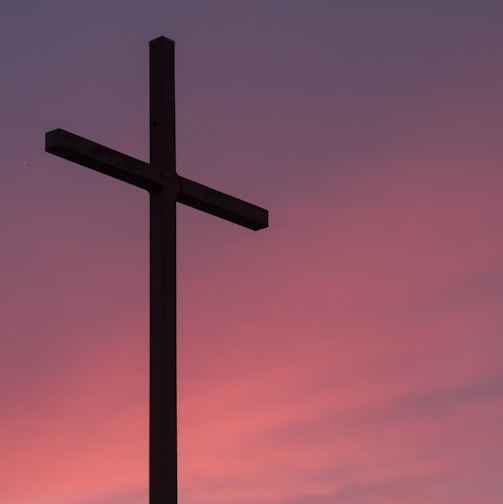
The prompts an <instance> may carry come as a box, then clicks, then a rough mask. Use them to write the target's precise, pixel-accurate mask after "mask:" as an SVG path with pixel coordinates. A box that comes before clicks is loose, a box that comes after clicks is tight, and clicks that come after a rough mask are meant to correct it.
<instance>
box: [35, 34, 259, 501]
mask: <svg viewBox="0 0 503 504" xmlns="http://www.w3.org/2000/svg"><path fill="white" fill-rule="evenodd" d="M174 52H175V43H174V42H173V41H172V40H169V39H167V38H166V37H159V38H157V39H155V40H151V41H150V163H145V162H143V161H139V160H137V159H134V158H132V157H130V156H127V155H125V154H121V153H120V152H117V151H114V150H112V149H109V148H107V147H104V146H102V145H99V144H97V143H94V142H91V141H90V140H86V139H85V138H82V137H79V136H77V135H74V134H73V133H69V132H67V131H64V130H62V129H56V130H53V131H49V132H48V133H46V144H45V150H46V151H47V152H50V153H52V154H55V155H57V156H60V157H63V158H65V159H68V160H70V161H74V162H76V163H79V164H81V165H83V166H87V167H88V168H92V169H93V170H96V171H99V172H101V173H104V174H106V175H110V176H112V177H115V178H118V179H119V180H123V181H124V182H127V183H129V184H133V185H136V186H138V187H141V188H143V189H146V190H147V191H149V193H150V411H149V415H150V420H149V428H150V432H149V450H150V452H149V502H150V504H168V503H169V504H175V503H176V502H177V432H176V430H177V419H176V202H177V201H179V202H180V203H184V204H185V205H188V206H191V207H194V208H198V209H199V210H202V211H204V212H207V213H210V214H212V215H216V216H217V217H221V218H223V219H226V220H229V221H231V222H235V223H236V224H239V225H241V226H244V227H247V228H249V229H253V230H259V229H263V228H265V227H267V225H268V212H267V210H264V209H263V208H259V207H257V206H255V205H252V204H250V203H247V202H245V201H242V200H239V199H237V198H234V197H232V196H228V195H227V194H224V193H221V192H219V191H215V190H214V189H211V188H209V187H206V186H203V185H201V184H198V183H197V182H193V181H191V180H188V179H186V178H183V177H180V176H179V175H177V173H176V159H175V92H174V89H175V74H174Z"/></svg>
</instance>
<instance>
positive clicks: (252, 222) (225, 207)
mask: <svg viewBox="0 0 503 504" xmlns="http://www.w3.org/2000/svg"><path fill="white" fill-rule="evenodd" d="M178 181H179V183H180V190H179V192H178V197H177V200H178V201H179V202H180V203H183V204H184V205H187V206H190V207H192V208H196V209H198V210H202V211H203V212H206V213H209V214H211V215H215V216H216V217H220V218H222V219H225V220H228V221H230V222H234V223H235V224H239V225H240V226H243V227H246V228H248V229H253V230H254V231H258V230H259V229H263V228H266V227H267V225H268V212H267V210H264V209H263V208H260V207H258V206H255V205H252V204H251V203H247V202H246V201H243V200H240V199H238V198H234V197H233V196H229V195H228V194H225V193H223V192H220V191H216V190H215V189H211V188H210V187H206V186H204V185H202V184H198V183H197V182H193V181H192V180H188V179H186V178H184V177H180V176H178Z"/></svg>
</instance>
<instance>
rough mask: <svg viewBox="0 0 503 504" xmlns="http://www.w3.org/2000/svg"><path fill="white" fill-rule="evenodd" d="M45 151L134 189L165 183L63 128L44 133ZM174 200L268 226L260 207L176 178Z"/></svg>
mask: <svg viewBox="0 0 503 504" xmlns="http://www.w3.org/2000/svg"><path fill="white" fill-rule="evenodd" d="M45 150H46V151H47V152H50V153H51V154H55V155H57V156H60V157H62V158H64V159H68V160H69V161H73V162H74V163H78V164H81V165H83V166H87V167H88V168H91V169H93V170H96V171H98V172H100V173H104V174H105V175H109V176H111V177H114V178H116V179H119V180H122V181H124V182H128V183H130V184H133V185H135V186H137V187H141V188H143V189H147V190H148V191H156V190H160V189H162V188H163V187H164V186H165V185H166V184H167V183H168V181H167V180H165V179H164V178H163V177H162V175H161V173H160V172H159V171H158V170H157V169H155V168H153V167H152V166H151V165H149V164H148V163H145V162H144V161H140V160H138V159H136V158H133V157H131V156H128V155H126V154H121V153H120V152H117V151H115V150H113V149H109V148H108V147H104V146H103V145H100V144H97V143H95V142H92V141H90V140H87V139H85V138H82V137H80V136H78V135H75V134H73V133H70V132H68V131H65V130H62V129H55V130H52V131H49V132H47V133H46V137H45ZM177 181H178V184H177V185H178V190H177V201H179V202H180V203H183V204H184V205H187V206H190V207H192V208H196V209H198V210H202V211H203V212H206V213H209V214H211V215H215V216H216V217H220V218H222V219H225V220H227V221H230V222H234V223H235V224H239V225H240V226H244V227H246V228H249V229H253V230H255V231H257V230H259V229H263V228H265V227H267V225H268V212H267V210H264V209H263V208H260V207H258V206H255V205H252V204H251V203H247V202H246V201H243V200H240V199H238V198H234V197H233V196H229V195H228V194H225V193H223V192H220V191H217V190H215V189H211V188H210V187H207V186H204V185H202V184H198V183H197V182H193V181H192V180H189V179H186V178H184V177H180V176H179V175H178V176H177Z"/></svg>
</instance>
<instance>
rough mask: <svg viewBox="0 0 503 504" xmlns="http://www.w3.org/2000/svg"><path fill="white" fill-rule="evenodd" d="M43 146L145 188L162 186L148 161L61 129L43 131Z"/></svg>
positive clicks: (58, 154)
mask: <svg viewBox="0 0 503 504" xmlns="http://www.w3.org/2000/svg"><path fill="white" fill-rule="evenodd" d="M45 150H46V151H47V152H50V153H51V154H55V155H56V156H59V157H62V158H64V159H68V160H69V161H73V162H74V163H78V164H81V165H83V166H87V167H88V168H91V169H92V170H96V171H98V172H101V173H104V174H105V175H110V176H111V177H114V178H116V179H119V180H122V181H124V182H128V183H129V184H133V185H135V186H137V187H142V188H143V189H147V190H148V191H151V190H155V189H160V188H162V181H161V177H160V174H159V173H158V172H157V171H156V170H154V169H153V168H152V167H151V166H150V165H149V164H148V163H145V162H143V161H140V160H138V159H135V158H133V157H131V156H128V155H126V154H121V153H120V152H117V151H115V150H113V149H109V148H108V147H104V146H103V145H100V144H97V143H95V142H91V141H90V140H87V139H85V138H82V137H81V136H78V135H74V134H73V133H70V132H68V131H65V130H63V129H55V130H52V131H48V132H47V133H46V134H45Z"/></svg>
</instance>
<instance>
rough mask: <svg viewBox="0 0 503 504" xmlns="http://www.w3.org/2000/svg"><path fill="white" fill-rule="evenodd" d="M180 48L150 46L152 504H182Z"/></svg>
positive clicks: (167, 43) (159, 42) (162, 43)
mask: <svg viewBox="0 0 503 504" xmlns="http://www.w3.org/2000/svg"><path fill="white" fill-rule="evenodd" d="M174 46H175V44H174V42H173V41H171V40H169V39H167V38H164V37H162V38H158V39H155V40H152V41H150V165H151V166H152V167H153V168H155V169H156V170H158V172H160V174H161V175H162V176H163V178H164V179H165V184H163V187H161V188H160V189H157V190H152V191H150V429H149V430H150V433H149V447H150V449H149V465H150V471H149V494H150V503H151V504H167V503H176V502H177V493H178V492H177V479H178V478H177V416H176V411H177V408H176V403H177V400H176V397H177V394H176V388H177V386H176V383H177V382H176V367H177V366H176V197H177V190H176V154H175V89H174V87H175V77H174V68H175V67H174V63H175V62H174Z"/></svg>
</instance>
